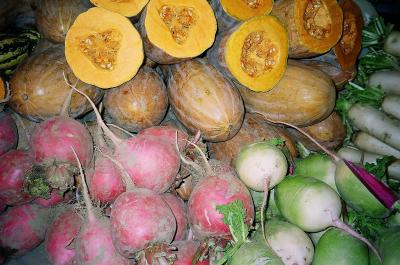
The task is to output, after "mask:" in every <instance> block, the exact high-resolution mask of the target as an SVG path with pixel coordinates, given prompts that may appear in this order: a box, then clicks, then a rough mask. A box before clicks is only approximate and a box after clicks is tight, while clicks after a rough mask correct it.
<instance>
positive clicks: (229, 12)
mask: <svg viewBox="0 0 400 265" xmlns="http://www.w3.org/2000/svg"><path fill="white" fill-rule="evenodd" d="M273 4H274V1H273V0H212V1H211V6H212V7H213V9H214V12H215V16H216V17H217V21H218V31H219V32H223V31H225V30H227V29H229V28H231V27H232V26H233V25H234V24H237V23H239V22H241V21H243V20H247V19H249V18H252V17H255V16H259V15H268V14H269V13H270V12H271V10H272V6H273Z"/></svg>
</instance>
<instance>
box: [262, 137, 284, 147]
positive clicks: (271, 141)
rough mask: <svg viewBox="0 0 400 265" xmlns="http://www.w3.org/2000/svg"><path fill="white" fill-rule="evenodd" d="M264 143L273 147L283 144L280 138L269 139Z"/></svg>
mask: <svg viewBox="0 0 400 265" xmlns="http://www.w3.org/2000/svg"><path fill="white" fill-rule="evenodd" d="M265 142H266V143H268V144H270V145H275V146H278V145H284V144H285V141H284V140H282V139H281V138H271V139H269V140H266V141H265Z"/></svg>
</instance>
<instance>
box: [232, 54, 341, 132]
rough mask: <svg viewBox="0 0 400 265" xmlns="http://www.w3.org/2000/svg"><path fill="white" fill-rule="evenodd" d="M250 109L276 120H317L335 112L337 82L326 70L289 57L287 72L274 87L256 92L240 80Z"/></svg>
mask: <svg viewBox="0 0 400 265" xmlns="http://www.w3.org/2000/svg"><path fill="white" fill-rule="evenodd" d="M237 88H238V89H239V91H240V93H241V95H242V98H243V101H244V103H245V106H246V110H247V112H250V113H252V112H259V113H261V114H263V115H265V116H266V117H268V118H269V119H272V120H275V121H283V122H289V123H292V124H294V125H298V126H308V125H311V124H315V123H317V122H319V121H321V120H323V119H325V118H326V117H328V115H329V114H331V112H332V110H333V108H334V106H335V99H336V90H335V86H334V85H333V83H332V80H331V79H330V78H329V77H328V76H327V75H326V74H324V73H323V72H321V71H319V70H317V69H315V68H313V67H310V66H306V65H303V64H301V63H298V62H294V61H289V63H288V66H287V68H286V72H285V74H284V76H283V77H282V79H281V80H280V81H279V83H278V84H277V85H276V86H275V87H274V88H273V89H272V90H270V91H267V92H254V91H251V90H249V89H247V88H245V87H243V86H241V85H239V84H237Z"/></svg>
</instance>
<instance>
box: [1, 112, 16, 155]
mask: <svg viewBox="0 0 400 265" xmlns="http://www.w3.org/2000/svg"><path fill="white" fill-rule="evenodd" d="M17 143H18V131H17V125H16V124H15V122H14V120H13V118H12V117H11V115H9V114H7V113H5V112H3V111H2V112H0V156H1V155H2V154H4V153H6V152H7V151H9V150H11V149H13V148H16V147H17Z"/></svg>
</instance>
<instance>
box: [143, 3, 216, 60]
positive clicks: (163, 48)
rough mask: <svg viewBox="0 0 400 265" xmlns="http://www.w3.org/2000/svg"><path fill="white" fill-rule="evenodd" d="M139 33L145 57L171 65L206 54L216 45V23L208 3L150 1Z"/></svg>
mask: <svg viewBox="0 0 400 265" xmlns="http://www.w3.org/2000/svg"><path fill="white" fill-rule="evenodd" d="M140 30H141V33H142V36H143V41H144V43H145V53H146V56H147V57H149V58H150V59H151V60H153V61H155V62H157V63H160V64H171V63H177V62H179V61H182V60H184V59H189V58H193V57H196V56H198V55H200V54H202V53H203V52H204V51H205V50H207V49H208V48H209V47H210V46H211V45H212V44H213V42H214V39H215V33H216V31H217V22H216V19H215V16H214V12H213V10H212V8H211V6H210V4H209V3H208V2H207V1H206V0H150V2H149V3H148V5H147V7H146V9H145V11H144V12H143V14H142V17H141V19H140Z"/></svg>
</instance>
